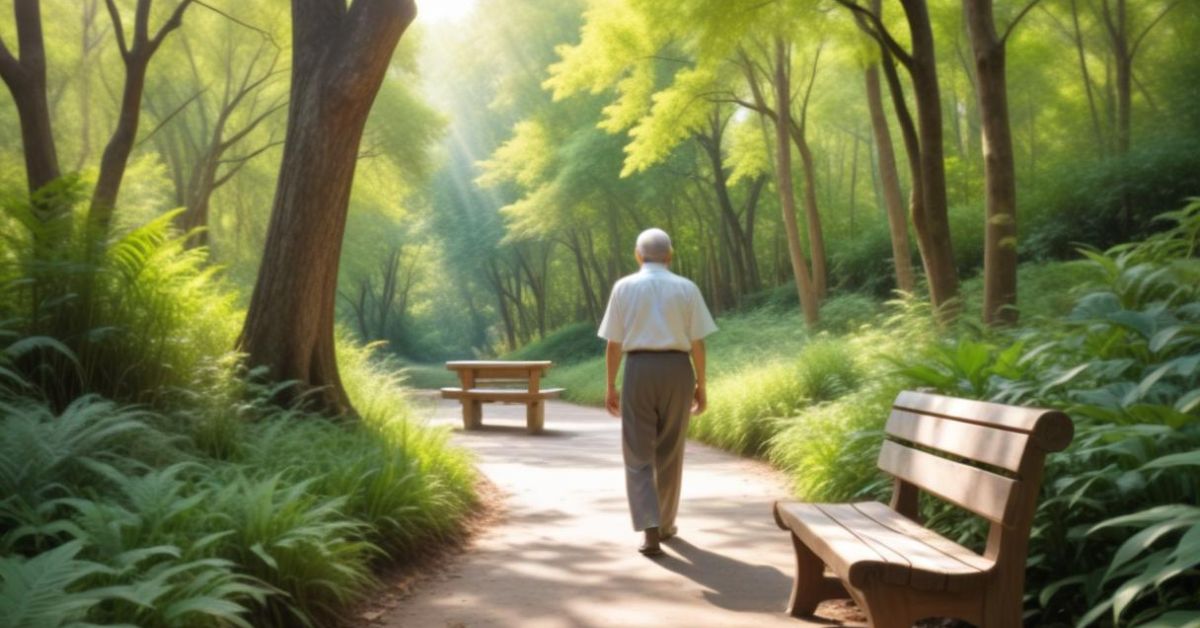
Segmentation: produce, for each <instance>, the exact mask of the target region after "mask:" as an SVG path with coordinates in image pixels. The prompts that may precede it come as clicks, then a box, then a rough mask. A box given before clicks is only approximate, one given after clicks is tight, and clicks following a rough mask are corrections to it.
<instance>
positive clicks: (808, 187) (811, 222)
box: [789, 114, 829, 302]
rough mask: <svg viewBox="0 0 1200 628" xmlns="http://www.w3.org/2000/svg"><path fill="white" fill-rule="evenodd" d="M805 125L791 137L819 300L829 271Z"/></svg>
mask: <svg viewBox="0 0 1200 628" xmlns="http://www.w3.org/2000/svg"><path fill="white" fill-rule="evenodd" d="M801 115H803V114H801ZM789 117H790V116H789ZM805 126H806V125H805V124H804V123H801V124H800V130H799V131H798V132H796V133H795V134H794V135H793V137H794V138H795V142H796V147H797V149H799V152H800V164H801V166H802V171H803V172H804V217H805V218H806V219H807V221H808V247H809V248H808V250H809V253H810V257H811V258H812V283H813V294H814V295H816V297H817V300H818V302H820V301H823V300H824V299H825V296H826V292H827V291H828V283H829V279H828V277H829V273H828V271H827V270H826V268H825V257H826V256H825V229H824V227H822V226H821V212H820V209H819V208H818V207H817V170H816V166H815V165H814V164H813V154H812V149H811V148H810V147H809V145H808V138H806V137H805Z"/></svg>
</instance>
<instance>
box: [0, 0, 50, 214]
mask: <svg viewBox="0 0 1200 628" xmlns="http://www.w3.org/2000/svg"><path fill="white" fill-rule="evenodd" d="M13 12H14V13H15V17H16V24H17V54H18V55H20V58H19V59H18V58H16V57H13V56H12V54H11V53H10V52H9V50H8V47H7V46H5V45H4V42H3V41H2V40H0V78H3V80H4V84H5V85H7V86H8V91H9V92H10V93H11V94H12V98H13V102H14V104H16V107H17V117H18V118H19V120H20V123H21V144H22V148H23V149H24V153H25V179H26V183H27V185H28V187H29V193H30V194H33V193H34V192H37V191H38V190H40V189H42V187H44V186H45V185H46V184H47V183H50V182H51V181H54V180H55V179H57V178H58V177H59V176H61V174H62V172H61V170H60V169H59V163H58V151H57V150H56V148H55V144H54V133H53V131H52V125H51V121H50V106H49V104H48V102H47V99H46V43H45V38H44V37H43V35H42V12H41V4H40V2H39V0H14V3H13Z"/></svg>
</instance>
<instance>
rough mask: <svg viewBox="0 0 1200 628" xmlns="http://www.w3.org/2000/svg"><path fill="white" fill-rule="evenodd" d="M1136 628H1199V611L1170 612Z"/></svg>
mask: <svg viewBox="0 0 1200 628" xmlns="http://www.w3.org/2000/svg"><path fill="white" fill-rule="evenodd" d="M1138 628H1200V611H1170V612H1167V613H1163V614H1162V615H1159V616H1158V617H1155V618H1154V619H1152V620H1150V621H1148V622H1145V623H1142V624H1139V626H1138Z"/></svg>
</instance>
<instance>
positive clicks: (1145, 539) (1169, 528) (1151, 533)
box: [1101, 519, 1192, 582]
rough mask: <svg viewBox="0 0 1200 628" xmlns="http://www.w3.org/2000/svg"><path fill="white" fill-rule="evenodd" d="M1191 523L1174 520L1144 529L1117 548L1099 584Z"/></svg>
mask: <svg viewBox="0 0 1200 628" xmlns="http://www.w3.org/2000/svg"><path fill="white" fill-rule="evenodd" d="M1191 524H1192V522H1191V521H1188V520H1186V519H1175V520H1171V521H1164V522H1162V523H1159V524H1155V525H1152V526H1150V527H1148V528H1144V529H1143V530H1141V531H1140V532H1138V533H1137V534H1135V535H1133V536H1131V537H1129V539H1128V540H1126V541H1125V542H1124V543H1122V544H1121V546H1120V547H1119V548H1117V552H1116V554H1114V555H1113V559H1112V561H1111V562H1110V563H1109V564H1108V570H1107V571H1105V572H1104V578H1103V579H1102V580H1101V582H1108V580H1109V579H1110V578H1112V576H1113V575H1114V574H1115V573H1116V572H1117V570H1118V569H1120V568H1121V567H1122V566H1123V565H1125V563H1128V562H1129V561H1131V560H1133V559H1134V558H1135V557H1137V556H1138V554H1141V553H1142V552H1144V551H1146V550H1147V549H1150V547H1151V546H1153V545H1154V543H1155V542H1156V541H1158V540H1159V539H1160V538H1162V537H1163V535H1166V534H1169V533H1171V532H1173V531H1175V530H1177V529H1179V528H1182V527H1185V526H1189V525H1191Z"/></svg>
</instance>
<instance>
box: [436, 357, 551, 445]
mask: <svg viewBox="0 0 1200 628" xmlns="http://www.w3.org/2000/svg"><path fill="white" fill-rule="evenodd" d="M552 364H553V363H552V362H550V361H528V362H512V361H498V360H459V361H455V362H447V363H446V368H447V369H450V370H451V371H455V372H457V373H458V381H459V383H460V386H459V387H457V388H443V389H442V398H444V399H458V400H459V401H461V402H462V413H463V429H464V430H474V429H478V428H479V427H480V426H481V425H482V424H483V404H485V403H493V402H500V403H523V404H525V428H526V429H527V430H528V431H529V433H530V434H539V433H541V431H542V427H543V424H544V423H545V420H546V404H545V401H546V400H547V399H551V398H555V397H558V396H559V394H561V393H562V391H563V389H562V388H542V387H541V386H540V380H541V378H542V375H543V374H544V373H545V372H546V370H548V369H549V368H550V366H551V365H552ZM481 384H486V385H487V386H486V387H485V386H481ZM503 384H509V385H512V384H519V385H522V387H520V388H517V387H511V386H510V387H505V388H502V387H498V386H499V385H503Z"/></svg>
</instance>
